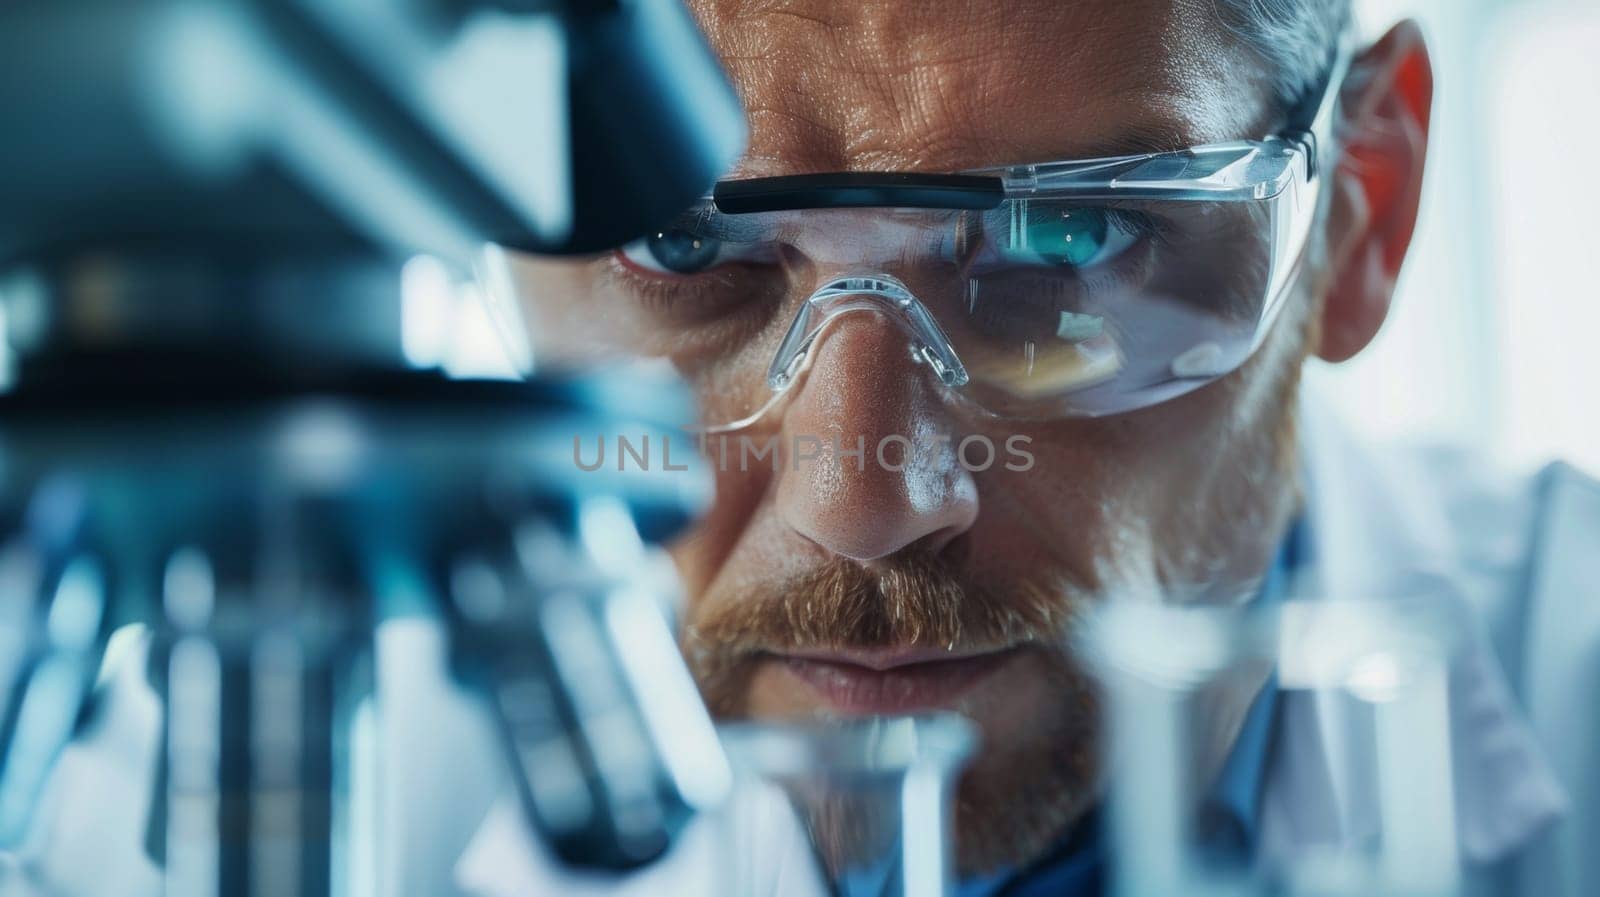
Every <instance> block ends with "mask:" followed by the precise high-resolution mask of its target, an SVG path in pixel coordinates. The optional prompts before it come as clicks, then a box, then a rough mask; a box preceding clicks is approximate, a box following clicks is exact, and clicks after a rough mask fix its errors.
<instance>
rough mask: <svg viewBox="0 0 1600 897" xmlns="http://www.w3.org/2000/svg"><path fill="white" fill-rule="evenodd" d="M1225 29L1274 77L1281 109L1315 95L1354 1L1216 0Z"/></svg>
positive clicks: (1277, 99) (1347, 20) (1275, 89)
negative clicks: (1257, 57)
mask: <svg viewBox="0 0 1600 897" xmlns="http://www.w3.org/2000/svg"><path fill="white" fill-rule="evenodd" d="M1212 2H1213V3H1214V4H1215V6H1216V9H1217V13H1218V15H1219V17H1220V18H1221V20H1222V24H1223V27H1225V28H1227V29H1228V30H1229V31H1230V32H1232V33H1233V34H1234V35H1235V36H1237V37H1238V38H1239V39H1240V40H1241V41H1242V42H1243V43H1244V44H1245V46H1248V47H1250V48H1252V49H1253V50H1254V51H1255V52H1256V53H1257V55H1259V56H1260V57H1261V59H1262V60H1263V61H1264V62H1266V63H1267V65H1268V66H1269V68H1270V70H1271V71H1272V73H1273V74H1272V89H1273V94H1274V98H1275V99H1276V101H1277V103H1278V104H1279V108H1281V109H1283V110H1284V111H1287V110H1289V109H1293V108H1294V107H1295V106H1296V105H1298V104H1299V103H1300V101H1301V100H1303V99H1305V97H1306V96H1307V95H1308V94H1310V93H1311V92H1312V91H1314V90H1316V89H1317V87H1318V86H1319V85H1318V82H1319V81H1320V79H1321V77H1322V75H1323V73H1324V70H1325V69H1326V68H1327V65H1328V54H1329V51H1330V50H1331V49H1332V48H1333V46H1334V44H1335V42H1337V41H1338V39H1339V35H1340V33H1341V32H1342V31H1343V30H1344V28H1345V27H1346V26H1347V25H1348V24H1349V21H1350V16H1351V12H1350V0H1212Z"/></svg>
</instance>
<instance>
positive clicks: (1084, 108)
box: [692, 0, 1266, 176]
mask: <svg viewBox="0 0 1600 897" xmlns="http://www.w3.org/2000/svg"><path fill="white" fill-rule="evenodd" d="M1209 2H1210V0H1084V2H1076V3H1071V2H1062V0H1049V2H1044V3H1037V2H1017V3H1008V4H995V3H993V2H973V0H918V2H908V3H857V2H830V0H695V2H694V3H693V4H692V5H693V6H694V7H695V11H696V13H697V14H698V15H699V16H700V18H701V20H702V23H703V24H704V26H705V28H706V31H707V33H708V36H709V37H710V38H711V41H712V44H713V46H714V47H715V48H716V49H717V51H718V53H719V54H720V55H721V56H722V58H723V60H724V62H725V63H726V64H727V66H728V68H729V71H730V74H731V76H732V78H733V80H734V82H735V84H736V86H737V87H738V89H739V91H740V95H741V98H742V99H743V100H744V101H745V103H746V106H747V109H748V111H749V116H750V121H751V125H752V134H753V140H752V146H751V149H750V152H749V153H748V155H747V157H746V159H745V160H744V161H743V162H742V163H741V165H740V168H739V170H738V171H737V172H736V174H737V175H738V176H758V175H768V174H781V173H798V172H805V171H829V170H882V169H901V170H958V169H964V168H975V167H988V166H992V165H1001V164H1012V163H1020V162H1029V161H1046V160H1050V159H1055V158H1069V157H1076V156H1084V155H1098V154H1101V152H1099V151H1104V150H1110V149H1115V150H1117V151H1119V152H1123V151H1125V152H1131V151H1140V150H1151V149H1166V148H1174V147H1176V146H1179V145H1183V144H1188V143H1199V142H1207V141H1209V140H1216V139H1233V138H1237V137H1246V136H1259V134H1258V133H1256V132H1254V131H1253V130H1250V129H1249V128H1248V125H1249V123H1250V122H1252V121H1254V120H1255V119H1256V118H1258V117H1259V113H1258V112H1257V111H1256V110H1255V109H1253V108H1250V107H1251V106H1252V104H1249V103H1240V102H1239V101H1238V97H1239V96H1240V91H1241V87H1243V88H1250V87H1252V86H1253V84H1252V81H1255V82H1260V83H1261V84H1262V85H1263V87H1262V89H1261V95H1262V103H1261V105H1262V106H1265V105H1266V91H1265V88H1264V73H1260V72H1257V73H1255V77H1254V78H1252V73H1251V70H1250V66H1249V65H1248V63H1250V62H1251V61H1252V60H1251V59H1250V58H1249V57H1248V55H1247V54H1244V53H1242V52H1239V51H1238V49H1237V48H1233V47H1231V46H1230V39H1229V38H1227V37H1226V36H1225V32H1223V31H1222V30H1221V29H1219V28H1217V27H1215V24H1214V15H1215V11H1214V9H1212V8H1211V7H1210V6H1209ZM952 22H954V23H959V27H955V26H952V25H951V24H950V23H952ZM1230 51H1231V52H1230ZM1241 110H1243V112H1244V113H1249V114H1241Z"/></svg>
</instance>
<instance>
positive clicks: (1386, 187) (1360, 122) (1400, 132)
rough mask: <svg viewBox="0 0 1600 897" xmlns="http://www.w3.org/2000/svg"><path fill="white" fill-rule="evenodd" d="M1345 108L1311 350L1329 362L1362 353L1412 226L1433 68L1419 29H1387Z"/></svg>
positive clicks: (1384, 309) (1365, 60)
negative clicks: (1322, 292)
mask: <svg viewBox="0 0 1600 897" xmlns="http://www.w3.org/2000/svg"><path fill="white" fill-rule="evenodd" d="M1342 102H1343V106H1342V114H1341V116H1340V118H1341V123H1340V124H1339V126H1338V128H1339V140H1340V143H1341V144H1342V149H1341V155H1340V157H1339V163H1338V166H1337V169H1336V171H1335V172H1334V174H1333V178H1332V180H1331V183H1330V185H1329V186H1330V187H1331V188H1332V190H1333V196H1332V206H1331V208H1330V210H1329V215H1328V246H1329V251H1328V260H1329V264H1330V270H1329V279H1328V284H1329V288H1328V293H1327V296H1326V297H1325V301H1324V305H1323V309H1322V328H1321V341H1320V343H1319V344H1318V345H1317V347H1316V351H1317V355H1319V356H1320V357H1322V358H1324V359H1326V360H1328V361H1334V362H1337V361H1344V360H1345V359H1347V358H1350V357H1351V356H1353V355H1355V354H1356V353H1357V352H1360V351H1361V350H1362V349H1363V348H1365V347H1366V345H1367V343H1369V342H1371V341H1372V338H1373V337H1374V336H1376V335H1377V333H1378V328H1379V327H1380V326H1382V325H1383V319H1384V318H1385V317H1386V316H1387V315H1388V314H1389V303H1390V301H1391V300H1392V299H1393V298H1394V286H1395V280H1396V279H1397V278H1398V277H1399V274H1400V264H1401V262H1403V261H1404V260H1405V256H1406V250H1407V249H1409V248H1410V246H1411V233H1412V231H1413V230H1414V229H1415V227H1416V223H1417V205H1418V203H1419V201H1420V200H1421V198H1422V169H1423V162H1424V161H1425V159H1426V157H1427V153H1428V119H1429V113H1430V111H1431V110H1432V106H1433V65H1432V63H1431V62H1430V61H1429V59H1428V48H1427V46H1426V45H1425V44H1424V42H1423V39H1422V32H1421V30H1420V29H1419V28H1418V27H1417V24H1416V22H1413V21H1409V20H1408V21H1405V22H1401V23H1400V24H1398V25H1396V26H1394V28H1392V29H1391V30H1390V31H1389V33H1388V34H1386V35H1384V37H1383V39H1382V40H1380V41H1378V42H1377V43H1376V44H1373V45H1372V46H1371V47H1370V48H1368V49H1367V50H1366V51H1365V52H1363V53H1362V54H1361V55H1360V56H1358V57H1357V58H1356V60H1355V61H1354V63H1353V65H1352V67H1351V70H1350V76H1349V79H1348V80H1347V81H1346V82H1345V88H1344V93H1343V97H1342Z"/></svg>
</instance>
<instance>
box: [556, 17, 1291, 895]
mask: <svg viewBox="0 0 1600 897" xmlns="http://www.w3.org/2000/svg"><path fill="white" fill-rule="evenodd" d="M691 6H692V8H693V9H694V11H695V13H696V15H697V16H698V18H699V21H700V23H701V25H702V27H703V28H704V29H705V31H706V34H707V35H708V37H709V40H710V42H711V45H712V47H713V48H714V49H715V50H716V52H717V53H718V55H719V56H720V57H721V59H722V60H723V62H724V64H725V65H726V67H727V70H728V72H729V74H730V76H731V78H732V80H733V82H734V84H735V85H736V86H737V88H738V90H739V93H740V96H741V98H742V100H743V102H744V106H745V108H746V110H747V111H748V115H749V122H750V125H751V128H752V135H751V148H750V150H749V152H748V154H747V156H746V158H745V159H744V161H743V162H742V163H741V165H740V167H739V170H738V171H737V172H736V174H737V175H738V176H767V175H780V174H793V173H802V172H829V171H850V170H868V171H870V170H890V171H900V170H921V171H934V172H950V171H960V170H963V169H971V168H980V167H987V166H995V165H1003V164H1010V163H1020V162H1035V161H1039V162H1042V161H1051V160H1058V159H1071V158H1084V157H1093V156H1096V155H1105V154H1112V153H1122V152H1133V151H1140V150H1155V149H1172V148H1178V147H1181V146H1187V145H1196V144H1202V143H1207V142H1216V141H1223V140H1232V139H1240V138H1246V137H1256V136H1261V135H1263V134H1265V133H1268V132H1270V131H1272V130H1275V129H1276V128H1277V127H1280V126H1281V125H1282V122H1279V121H1276V120H1274V114H1273V112H1272V111H1271V110H1270V109H1269V105H1270V104H1269V102H1268V97H1267V88H1266V80H1265V74H1266V73H1265V72H1264V71H1263V69H1262V68H1261V65H1260V63H1258V62H1257V61H1255V59H1254V57H1252V56H1251V55H1250V54H1249V53H1248V52H1247V51H1246V50H1245V49H1244V48H1242V47H1240V46H1238V45H1236V44H1235V43H1234V42H1233V41H1232V40H1231V39H1230V38H1229V37H1227V36H1226V34H1225V32H1224V31H1223V29H1222V28H1221V27H1220V26H1219V25H1218V23H1217V22H1216V21H1215V20H1214V19H1213V13H1212V12H1211V4H1208V3H1187V2H1179V0H1079V2H1062V0H1019V2H1008V3H994V2H988V0H916V2H882V3H862V2H856V0H694V2H692V3H691ZM608 263H609V262H606V261H601V262H596V265H605V264H608ZM564 276H571V275H564ZM579 276H583V277H603V276H605V275H604V274H601V273H598V269H596V271H591V272H589V273H587V274H583V275H579ZM814 286H815V284H811V283H805V284H796V285H795V286H794V287H793V290H794V291H795V292H797V293H798V294H799V295H800V297H801V298H803V297H804V294H805V293H808V292H809V291H810V290H811V289H812V288H814ZM790 298H791V299H792V298H793V297H790ZM1309 304H1310V302H1309V299H1308V298H1307V297H1305V296H1297V297H1295V298H1294V299H1293V300H1291V306H1290V310H1289V311H1287V312H1285V313H1284V314H1283V315H1282V316H1281V317H1280V318H1279V319H1278V322H1277V324H1276V325H1275V327H1274V329H1273V331H1272V334H1271V336H1270V337H1269V338H1268V340H1267V343H1266V345H1264V346H1263V347H1262V349H1261V350H1260V351H1259V352H1258V353H1257V355H1256V356H1255V357H1254V358H1253V359H1252V361H1251V362H1250V363H1248V364H1247V365H1246V366H1245V367H1244V368H1243V369H1241V370H1239V371H1238V372H1236V373H1234V374H1233V375H1231V376H1229V377H1227V378H1224V379H1223V380H1222V381H1219V382H1217V383H1215V384H1213V385H1211V386H1208V387H1206V388H1204V389H1202V390H1200V391H1198V392H1195V393H1191V394H1189V395H1188V396H1185V397H1183V398H1180V399H1177V400H1174V401H1171V402H1168V403H1166V404H1163V405H1159V406H1156V407H1154V408H1151V409H1147V410H1144V411H1140V412H1135V413H1132V414H1126V415H1121V416H1116V417H1111V418H1103V419H1069V420H1061V421H1056V422H1049V423H1016V422H1005V421H997V420H995V419H992V418H984V417H982V416H975V415H971V414H968V413H965V412H964V411H963V410H962V409H960V408H959V407H958V406H955V405H952V404H951V403H950V402H948V401H947V400H946V399H945V398H944V397H942V395H941V394H940V391H939V390H940V387H939V385H938V383H937V382H936V381H935V380H934V379H933V378H932V377H931V375H930V374H929V373H928V370H927V368H926V367H925V366H922V365H918V364H916V363H915V362H913V361H912V360H910V359H909V358H908V357H907V352H906V351H905V337H904V335H903V334H901V333H900V332H899V331H898V330H895V329H894V328H892V327H889V326H886V325H884V324H883V323H882V322H877V323H874V321H873V318H872V316H863V317H862V318H861V320H858V321H851V322H849V323H841V324H840V325H839V326H838V327H836V328H835V329H834V330H832V331H831V332H830V333H829V335H828V336H827V338H826V340H825V341H824V342H823V343H822V344H821V345H819V346H818V348H817V349H816V350H815V356H814V361H813V366H812V368H811V370H810V372H809V375H808V377H807V379H806V381H805V383H804V385H803V387H802V388H800V390H799V392H798V394H797V395H795V396H794V397H793V398H792V399H791V400H790V401H789V402H788V403H787V404H786V405H785V406H784V407H783V409H782V410H781V413H778V414H774V415H770V416H769V417H768V418H765V419H763V420H762V421H761V422H759V423H758V424H757V425H755V426H754V427H753V428H751V430H749V431H747V432H746V434H745V435H746V437H748V438H750V439H753V440H755V441H756V442H757V443H758V444H759V443H760V442H761V441H763V440H765V439H767V438H769V437H772V436H777V437H778V444H779V445H780V446H792V445H795V444H796V442H795V439H796V437H811V438H816V439H819V440H822V441H830V440H833V439H836V438H837V439H838V440H840V442H841V443H842V444H843V445H845V446H854V445H856V444H857V441H858V439H860V438H864V440H865V444H866V445H867V446H869V449H868V451H869V453H870V452H871V448H870V447H872V446H877V445H879V444H881V443H882V442H883V440H884V439H885V437H888V436H902V437H905V438H906V440H908V442H909V444H910V445H911V446H912V448H911V450H910V457H907V458H905V459H903V460H905V461H906V462H907V463H904V464H891V465H883V464H879V463H866V464H865V465H860V464H858V463H857V462H856V461H855V460H854V459H846V458H828V457H824V458H821V459H816V460H810V461H805V462H803V463H800V464H798V465H797V464H795V463H791V459H788V458H784V459H782V463H780V464H779V465H778V469H776V470H774V469H773V467H772V466H771V465H769V464H766V463H754V464H749V465H741V464H739V463H724V464H719V465H718V467H719V468H720V470H719V473H718V477H717V493H716V499H715V504H714V507H713V508H712V509H711V511H710V513H709V515H708V516H707V517H706V518H705V519H704V520H703V521H702V522H701V523H700V524H699V525H698V526H697V528H696V529H695V530H694V531H693V532H692V533H691V534H690V535H689V536H688V537H686V538H685V539H683V540H682V541H681V542H680V543H679V544H678V545H677V546H676V547H675V557H676V559H677V561H678V564H679V567H680V571H681V573H682V574H683V576H684V578H685V580H686V583H687V587H688V594H689V601H688V606H687V615H686V620H685V623H686V627H685V631H684V643H685V650H686V653H687V655H688V658H689V661H690V664H691V667H692V668H693V670H694V672H695V673H696V676H697V678H698V679H699V681H700V684H701V687H702V689H703V691H704V692H705V694H706V697H707V700H708V702H709V703H710V704H711V706H712V709H713V711H714V712H715V713H717V714H718V715H720V716H723V717H753V718H759V719H772V718H796V717H801V718H809V717H816V716H822V717H833V716H846V715H857V714H868V713H904V712H913V711H923V710H931V709H936V708H938V709H950V710H954V711H957V712H959V713H961V714H963V715H965V716H967V717H969V718H970V719H971V720H973V721H974V722H975V723H976V724H977V725H978V727H979V728H980V730H981V735H982V738H983V744H984V745H985V746H984V747H983V748H982V750H981V753H980V755H979V756H978V758H977V759H976V762H975V763H974V764H973V765H972V767H970V772H969V774H968V776H967V777H966V779H965V780H964V781H963V784H962V786H961V790H960V794H959V803H958V811H957V812H958V816H957V827H958V833H959V843H960V850H961V865H962V866H963V867H964V868H966V869H969V870H976V869H984V868H992V867H996V866H1000V865H1004V864H1010V863H1017V862H1021V861H1024V860H1026V859H1028V858H1030V857H1032V856H1035V855H1037V854H1038V853H1039V852H1040V851H1042V850H1043V849H1045V848H1046V847H1047V846H1048V845H1049V844H1050V843H1051V841H1052V840H1053V839H1055V838H1057V837H1059V836H1060V835H1061V834H1062V833H1063V831H1064V830H1065V829H1067V828H1068V827H1069V826H1070V824H1071V823H1072V822H1073V821H1074V820H1075V819H1076V818H1077V817H1078V816H1079V815H1081V814H1082V813H1083V811H1084V810H1085V809H1087V808H1088V806H1089V805H1091V804H1092V803H1093V802H1094V800H1095V799H1096V798H1097V796H1098V792H1097V788H1098V784H1097V781H1098V774H1097V766H1098V762H1097V757H1098V737H1097V735H1098V726H1099V723H1098V720H1097V716H1096V713H1095V701H1094V693H1093V690H1092V689H1091V688H1090V687H1089V685H1088V684H1087V681H1086V679H1085V677H1084V675H1083V673H1082V672H1081V671H1080V670H1079V669H1078V667H1077V666H1076V665H1075V664H1074V662H1073V653H1072V645H1071V640H1072V636H1073V630H1074V623H1075V621H1076V620H1078V619H1079V618H1080V616H1081V612H1082V610H1083V609H1084V608H1085V607H1087V606H1089V605H1091V604H1093V603H1095V602H1099V601H1104V600H1114V599H1119V598H1131V599H1135V600H1137V599H1141V598H1143V599H1148V598H1150V597H1152V596H1166V597H1167V598H1168V600H1210V601H1227V600H1237V599H1239V598H1240V597H1241V596H1244V595H1248V594H1249V593H1250V592H1251V590H1252V585H1253V582H1254V581H1255V580H1256V579H1257V578H1258V577H1259V576H1260V574H1261V572H1262V571H1263V570H1264V568H1265V567H1266V564H1267V561H1268V558H1269V556H1270V554H1271V552H1272V550H1273V548H1274V546H1275V545H1276V542H1277V540H1278V538H1279V537H1280V536H1281V534H1282V532H1283V529H1284V527H1285V525H1286V522H1287V519H1288V517H1289V515H1290V513H1291V511H1292V507H1293V504H1294V501H1295V496H1294V488H1293V482H1292V475H1291V464H1290V457H1291V455H1292V446H1291V443H1292V429H1293V427H1292V421H1293V413H1292V401H1293V396H1294V394H1295V384H1296V378H1297V374H1298V370H1299V366H1300V364H1301V361H1302V359H1303V358H1304V356H1305V354H1306V351H1307V345H1308V332H1307V331H1308V323H1307V322H1308V321H1310V320H1312V315H1311V314H1310V309H1309V308H1307V306H1308V305H1309ZM669 351H670V349H669ZM765 361H766V359H761V360H760V362H761V363H763V364H764V363H765ZM973 435H978V436H983V437H987V439H988V441H989V442H990V443H991V444H992V445H994V446H999V447H1002V449H1001V451H1002V452H1004V451H1005V450H1004V448H1003V447H1005V446H1007V445H1019V446H1025V449H1026V451H1027V452H1028V453H1029V454H1031V456H1032V459H1033V460H1032V464H1031V465H1030V466H1028V469H1026V470H1020V471H1019V470H1014V469H1008V467H1007V465H1006V464H1005V463H1003V462H1005V461H1007V460H1012V458H1010V457H1008V456H1005V455H1002V458H1001V462H1002V463H997V464H994V465H993V466H991V467H989V468H988V469H987V470H982V471H978V470H974V469H972V468H973V467H975V466H979V465H972V464H963V463H962V459H961V458H960V457H959V456H958V452H957V450H956V449H957V447H958V446H959V444H960V443H961V442H962V440H963V439H964V438H966V437H968V436H973ZM935 436H944V437H949V438H948V440H941V439H936V438H934V437H935ZM1017 437H1023V438H1024V439H1025V440H1026V441H1025V442H1015V441H1014V440H1015V439H1016V438H1017ZM873 460H875V459H873ZM1012 466H1013V467H1014V466H1020V465H1012ZM894 467H899V468H901V469H898V470H897V469H893V468H894ZM741 468H743V469H741Z"/></svg>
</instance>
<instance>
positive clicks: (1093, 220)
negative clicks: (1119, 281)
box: [997, 208, 1139, 268]
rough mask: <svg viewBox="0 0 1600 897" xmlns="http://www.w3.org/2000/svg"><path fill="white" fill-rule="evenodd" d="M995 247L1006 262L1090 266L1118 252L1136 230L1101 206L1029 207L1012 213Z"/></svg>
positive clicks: (1136, 236) (1134, 236)
mask: <svg viewBox="0 0 1600 897" xmlns="http://www.w3.org/2000/svg"><path fill="white" fill-rule="evenodd" d="M1008 224H1009V226H1008V228H1007V232H1008V238H1007V239H1005V240H1004V241H997V242H1001V245H1000V246H999V247H998V249H999V254H1000V256H1001V257H1002V258H1004V259H1005V260H1006V261H1008V262H1012V263H1014V264H1023V265H1049V266H1052V267H1061V268H1092V267H1094V266H1095V265H1099V264H1103V263H1105V262H1108V261H1110V260H1112V259H1114V258H1116V257H1117V256H1118V255H1120V254H1121V253H1122V252H1123V251H1124V250H1126V249H1127V248H1128V247H1129V246H1132V245H1133V244H1134V243H1135V242H1137V241H1138V239H1139V234H1138V233H1137V232H1136V231H1135V230H1134V229H1132V228H1129V227H1128V226H1126V225H1125V224H1124V223H1123V222H1122V221H1121V220H1119V219H1118V218H1116V217H1114V216H1113V215H1112V214H1111V213H1109V212H1107V211H1106V210H1105V209H1093V208H1077V209H1069V208H1033V209H1020V210H1017V212H1015V213H1013V214H1012V216H1011V220H1010V222H1009V223H1008Z"/></svg>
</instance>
